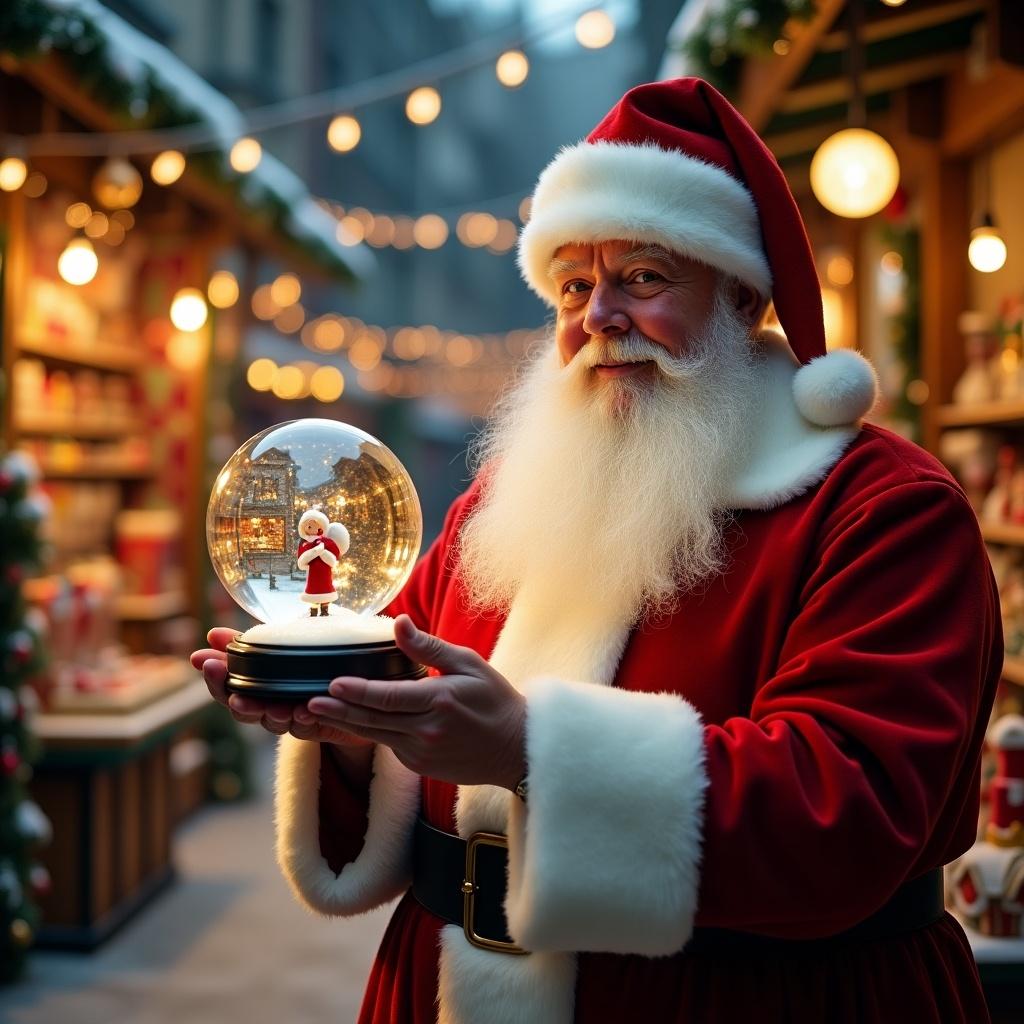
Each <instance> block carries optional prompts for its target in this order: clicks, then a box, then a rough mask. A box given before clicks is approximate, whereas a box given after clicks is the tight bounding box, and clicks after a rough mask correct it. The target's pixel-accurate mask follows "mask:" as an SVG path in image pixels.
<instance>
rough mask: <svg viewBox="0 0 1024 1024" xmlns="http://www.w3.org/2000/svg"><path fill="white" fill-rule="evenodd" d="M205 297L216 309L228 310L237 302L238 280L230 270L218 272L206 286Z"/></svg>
mask: <svg viewBox="0 0 1024 1024" xmlns="http://www.w3.org/2000/svg"><path fill="white" fill-rule="evenodd" d="M206 297H207V298H208V299H209V300H210V305H211V306H215V307H216V308H217V309H229V308H230V307H231V306H233V305H234V304H235V303H236V302H237V301H238V280H237V278H236V277H235V275H234V274H232V273H231V271H230V270H218V271H217V272H216V273H214V275H213V276H212V277H211V278H210V283H209V284H208V285H207V286H206Z"/></svg>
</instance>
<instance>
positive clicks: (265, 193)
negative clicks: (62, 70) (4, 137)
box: [0, 0, 355, 281]
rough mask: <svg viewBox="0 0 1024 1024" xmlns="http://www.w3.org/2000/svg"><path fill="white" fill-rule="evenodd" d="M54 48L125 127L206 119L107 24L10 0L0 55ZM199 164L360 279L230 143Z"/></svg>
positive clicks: (272, 222)
mask: <svg viewBox="0 0 1024 1024" xmlns="http://www.w3.org/2000/svg"><path fill="white" fill-rule="evenodd" d="M110 16H111V17H112V16H113V15H110ZM54 54H55V55H58V56H59V57H60V59H61V61H62V62H63V63H64V64H66V65H67V67H68V68H69V69H70V70H71V72H72V73H73V74H74V76H75V79H76V81H77V83H78V85H79V86H80V87H81V90H82V92H83V93H85V94H86V95H87V96H89V97H90V99H92V100H94V101H95V102H97V103H98V104H100V105H101V106H102V107H104V109H106V110H108V111H109V112H110V113H111V114H112V115H113V116H114V117H116V118H117V119H118V121H119V122H120V123H121V125H122V126H123V127H124V128H125V129H132V130H136V129H150V130H157V129H163V128H178V127H183V126H185V125H193V124H196V123H204V122H205V121H207V116H206V115H205V113H204V112H203V111H202V110H198V109H196V108H195V107H193V106H191V105H190V104H189V103H187V102H186V101H185V100H184V99H183V98H182V97H181V96H180V95H179V94H178V93H177V92H174V91H173V90H171V89H168V88H167V87H166V86H165V85H164V84H163V83H162V82H161V81H160V79H159V77H158V76H157V75H155V74H154V73H153V71H152V69H151V68H149V67H146V66H145V65H144V64H142V62H140V68H135V69H131V70H132V72H133V73H129V69H126V68H125V67H123V66H121V64H120V63H119V62H118V59H117V55H116V54H115V53H114V52H112V48H111V47H110V45H109V44H108V41H107V38H106V36H105V35H104V33H103V31H102V30H101V28H100V27H99V25H97V24H96V22H94V21H93V20H92V19H91V18H90V17H89V15H88V14H87V13H85V12H83V11H81V10H77V9H75V8H74V7H70V8H62V6H61V5H57V4H52V5H51V4H48V3H46V2H44V0H3V2H2V3H0V55H8V56H12V57H15V58H17V59H19V60H38V59H44V58H46V57H48V56H51V55H54ZM192 166H193V168H194V169H195V170H196V171H197V173H199V174H201V175H202V176H203V177H204V178H206V179H207V180H208V181H210V182H211V183H212V184H214V185H215V186H216V187H218V188H219V189H221V190H223V191H226V192H229V193H231V194H232V196H233V197H234V199H235V201H236V202H238V203H240V204H241V205H243V206H245V207H246V208H247V209H249V210H250V212H251V213H252V214H254V215H255V216H257V217H258V218H260V219H261V220H263V221H265V222H266V223H267V224H268V225H269V226H270V227H271V228H272V229H273V230H274V231H276V232H277V233H278V234H279V235H281V236H282V237H283V238H285V239H286V240H288V241H290V242H291V243H292V245H293V246H294V247H295V248H296V249H297V250H301V252H302V253H303V254H304V255H306V256H307V257H308V258H311V259H312V260H313V261H314V262H315V263H317V264H318V265H319V266H320V267H322V268H323V269H324V270H325V271H327V272H328V273H330V274H331V275H333V276H334V277H337V278H340V279H342V280H345V281H352V280H354V276H355V275H354V274H353V271H352V268H351V267H350V266H349V264H348V263H346V262H345V261H344V260H343V259H342V258H341V257H340V256H339V255H338V253H337V252H335V251H332V249H331V248H330V246H329V245H327V244H326V243H325V242H324V241H323V240H322V239H320V238H318V237H316V236H315V235H314V234H311V233H309V232H301V231H297V230H296V228H295V227H294V226H293V224H292V223H291V222H290V213H291V211H290V204H289V202H288V199H287V197H285V196H282V195H279V194H278V192H277V191H276V190H275V189H273V188H271V187H269V186H268V185H266V184H265V183H262V182H257V181H255V180H253V179H252V177H250V178H248V179H244V180H243V179H240V178H239V176H238V175H236V174H235V173H234V172H232V171H231V169H230V165H229V163H228V160H227V153H226V152H225V151H224V150H212V151H207V152H203V153H198V154H195V157H194V159H193V160H192ZM243 189H244V194H243Z"/></svg>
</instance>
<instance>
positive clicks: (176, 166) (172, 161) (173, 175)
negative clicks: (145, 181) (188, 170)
mask: <svg viewBox="0 0 1024 1024" xmlns="http://www.w3.org/2000/svg"><path fill="white" fill-rule="evenodd" d="M184 173H185V156H184V154H183V153H179V152H178V151H177V150H176V149H165V150H164V151H163V152H162V153H157V155H156V156H155V157H154V158H153V162H152V163H151V164H150V165H149V176H150V177H151V178H152V179H153V181H155V182H156V183H157V184H158V185H173V184H174V183H175V182H176V181H177V180H178V179H179V178H180V177H181V176H182V175H183V174H184Z"/></svg>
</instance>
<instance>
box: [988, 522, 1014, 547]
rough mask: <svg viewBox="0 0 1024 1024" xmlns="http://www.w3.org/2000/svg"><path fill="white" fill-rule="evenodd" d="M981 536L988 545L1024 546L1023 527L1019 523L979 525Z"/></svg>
mask: <svg viewBox="0 0 1024 1024" xmlns="http://www.w3.org/2000/svg"><path fill="white" fill-rule="evenodd" d="M981 535H982V537H984V538H985V540H986V541H988V542H989V543H990V544H1015V545H1016V544H1019V545H1021V546H1024V525H1021V524H1020V523H986V522H982V523H981Z"/></svg>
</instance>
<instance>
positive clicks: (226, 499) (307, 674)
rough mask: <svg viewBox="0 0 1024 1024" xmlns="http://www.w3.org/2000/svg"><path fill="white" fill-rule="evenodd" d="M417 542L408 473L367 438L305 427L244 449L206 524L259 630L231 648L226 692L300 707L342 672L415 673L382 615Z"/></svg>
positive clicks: (324, 424)
mask: <svg viewBox="0 0 1024 1024" xmlns="http://www.w3.org/2000/svg"><path fill="white" fill-rule="evenodd" d="M332 524H333V525H332ZM421 537H422V520H421V516H420V505H419V499H418V497H417V495H416V491H415V488H414V487H413V483H412V480H411V479H410V478H409V474H408V473H407V472H406V470H405V468H404V467H403V466H402V464H401V463H400V462H399V461H398V459H397V458H396V457H395V455H394V454H393V453H392V452H391V451H390V450H389V449H388V448H386V447H385V446H384V445H383V444H381V443H380V441H378V440H377V439H376V438H373V437H371V436H370V435H369V434H366V433H364V432H363V431H361V430H358V429H357V428H355V427H352V426H349V425H347V424H344V423H339V422H336V421H334V420H326V419H306V420H294V421H292V422H290V423H283V424H279V425H278V426H275V427H271V428H269V429H268V430H265V431H263V432H262V433H261V434H257V435H256V436H255V437H253V438H251V439H250V440H249V441H247V442H246V443H245V444H244V445H242V447H241V448H239V449H238V451H237V452H235V454H234V455H233V456H232V457H231V458H230V459H229V460H228V462H227V464H226V465H225V466H224V468H223V469H222V470H221V472H220V474H219V475H218V476H217V480H216V483H215V485H214V489H213V495H212V497H211V499H210V505H209V509H208V512H207V519H206V539H207V545H208V547H209V551H210V558H211V560H212V562H213V566H214V569H215V570H216V573H217V576H218V577H219V578H220V581H221V582H222V583H223V584H224V586H225V588H226V589H227V591H228V593H229V594H230V595H231V596H232V598H234V600H235V601H236V603H237V604H238V605H240V606H241V607H242V608H243V609H245V611H247V612H249V614H250V615H252V616H253V617H254V618H256V619H259V620H260V621H261V622H262V625H257V626H254V627H253V628H252V629H250V630H248V631H247V632H246V633H244V634H242V635H241V636H240V637H239V638H238V639H237V640H236V641H235V642H234V643H232V644H231V645H230V646H229V648H228V670H229V673H230V675H229V680H228V687H229V689H232V690H233V691H235V692H245V693H249V694H254V695H260V696H264V697H265V696H268V695H270V696H294V697H295V698H296V699H303V700H305V699H308V698H309V697H312V696H315V695H316V694H318V693H321V694H322V693H325V692H326V689H327V683H328V682H329V681H330V680H331V679H333V678H334V677H335V676H338V675H344V674H350V675H365V676H371V677H372V678H396V679H401V678H409V677H410V676H415V675H417V674H422V669H421V667H420V666H417V665H413V664H411V663H410V662H409V661H408V659H407V658H406V657H405V656H404V655H403V654H402V652H401V651H400V650H399V649H398V648H397V646H396V645H395V644H394V624H393V622H392V620H391V619H389V618H387V617H384V616H381V615H378V614H377V613H378V612H379V611H380V610H381V609H382V608H384V607H385V606H386V605H387V604H388V603H389V602H390V601H391V599H392V598H393V597H394V596H395V595H396V594H397V593H398V592H399V591H400V590H401V588H402V586H403V585H404V584H405V581H406V580H407V579H408V578H409V574H410V573H411V572H412V569H413V566H414V565H415V562H416V556H417V554H418V553H419V549H420V541H421ZM307 609H308V610H307ZM380 673H383V675H382V674H380Z"/></svg>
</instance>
